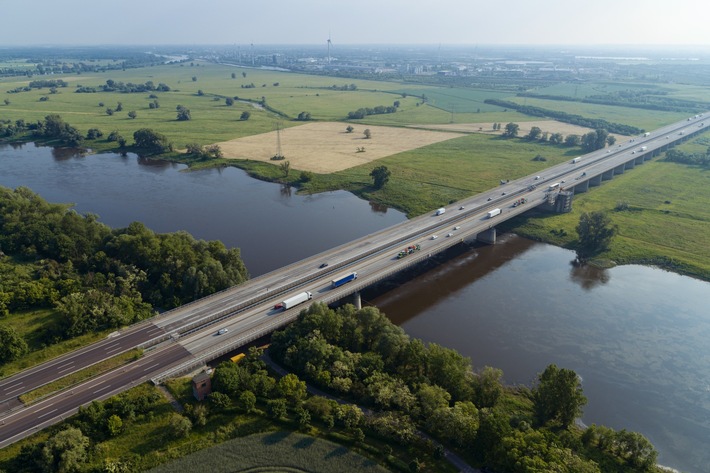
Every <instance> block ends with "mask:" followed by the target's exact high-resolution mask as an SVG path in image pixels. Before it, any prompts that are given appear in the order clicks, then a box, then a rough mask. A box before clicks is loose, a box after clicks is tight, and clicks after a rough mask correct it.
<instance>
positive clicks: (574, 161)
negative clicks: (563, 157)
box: [572, 157, 582, 164]
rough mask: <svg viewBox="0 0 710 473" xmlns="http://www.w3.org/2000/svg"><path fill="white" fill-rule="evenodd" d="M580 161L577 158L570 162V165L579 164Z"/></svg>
mask: <svg viewBox="0 0 710 473" xmlns="http://www.w3.org/2000/svg"><path fill="white" fill-rule="evenodd" d="M581 160H582V158H579V157H577V158H574V159H573V160H572V164H577V163H578V162H580V161H581Z"/></svg>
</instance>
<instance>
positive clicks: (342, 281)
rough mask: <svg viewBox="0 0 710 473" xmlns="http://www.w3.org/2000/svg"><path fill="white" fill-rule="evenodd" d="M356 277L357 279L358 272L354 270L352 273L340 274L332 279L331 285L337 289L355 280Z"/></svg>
mask: <svg viewBox="0 0 710 473" xmlns="http://www.w3.org/2000/svg"><path fill="white" fill-rule="evenodd" d="M355 279H357V273H356V272H352V273H350V274H346V275H345V276H339V277H337V278H335V279H333V280H332V281H330V286H331V287H332V288H333V289H335V288H336V287H340V286H342V285H343V284H345V283H348V282H350V281H354V280H355Z"/></svg>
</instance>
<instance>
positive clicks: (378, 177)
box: [370, 166, 392, 189]
mask: <svg viewBox="0 0 710 473" xmlns="http://www.w3.org/2000/svg"><path fill="white" fill-rule="evenodd" d="M391 175H392V172H391V171H390V170H389V169H387V166H377V167H376V168H375V169H373V170H372V171H371V172H370V177H372V179H373V180H374V184H375V188H376V189H382V188H383V187H384V186H385V184H387V183H388V182H389V180H390V176H391Z"/></svg>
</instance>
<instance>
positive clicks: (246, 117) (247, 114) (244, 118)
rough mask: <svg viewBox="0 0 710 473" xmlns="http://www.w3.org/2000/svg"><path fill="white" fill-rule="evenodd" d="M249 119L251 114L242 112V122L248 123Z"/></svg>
mask: <svg viewBox="0 0 710 473" xmlns="http://www.w3.org/2000/svg"><path fill="white" fill-rule="evenodd" d="M249 117H251V113H249V112H246V111H244V112H242V114H241V116H240V117H239V119H240V120H241V121H246V120H249Z"/></svg>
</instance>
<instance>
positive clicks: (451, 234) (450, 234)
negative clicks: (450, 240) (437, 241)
mask: <svg viewBox="0 0 710 473" xmlns="http://www.w3.org/2000/svg"><path fill="white" fill-rule="evenodd" d="M446 236H447V237H450V236H454V234H453V233H447V234H446Z"/></svg>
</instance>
